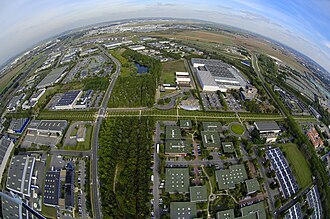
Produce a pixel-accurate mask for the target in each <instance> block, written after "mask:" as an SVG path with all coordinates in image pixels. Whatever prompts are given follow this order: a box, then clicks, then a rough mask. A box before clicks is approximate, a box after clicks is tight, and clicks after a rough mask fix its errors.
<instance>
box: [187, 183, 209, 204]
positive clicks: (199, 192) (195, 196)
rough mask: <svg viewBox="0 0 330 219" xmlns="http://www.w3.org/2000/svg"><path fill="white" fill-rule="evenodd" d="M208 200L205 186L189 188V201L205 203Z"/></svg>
mask: <svg viewBox="0 0 330 219" xmlns="http://www.w3.org/2000/svg"><path fill="white" fill-rule="evenodd" d="M207 200H208V195H207V188H206V186H191V187H190V201H191V202H206V201H207Z"/></svg>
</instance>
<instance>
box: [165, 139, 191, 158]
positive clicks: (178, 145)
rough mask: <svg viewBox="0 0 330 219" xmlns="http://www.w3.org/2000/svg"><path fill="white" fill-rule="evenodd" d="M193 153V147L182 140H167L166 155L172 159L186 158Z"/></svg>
mask: <svg viewBox="0 0 330 219" xmlns="http://www.w3.org/2000/svg"><path fill="white" fill-rule="evenodd" d="M190 152H191V147H190V146H189V145H188V144H187V143H186V142H185V141H182V140H166V142H165V154H166V155H168V156H170V157H176V156H186V155H187V154H188V153H190Z"/></svg>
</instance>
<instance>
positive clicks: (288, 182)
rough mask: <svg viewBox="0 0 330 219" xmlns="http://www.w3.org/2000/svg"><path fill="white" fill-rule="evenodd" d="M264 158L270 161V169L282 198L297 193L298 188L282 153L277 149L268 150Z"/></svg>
mask: <svg viewBox="0 0 330 219" xmlns="http://www.w3.org/2000/svg"><path fill="white" fill-rule="evenodd" d="M266 157H267V158H268V159H269V160H270V163H271V167H272V169H273V170H274V171H275V173H276V178H277V180H278V182H279V184H280V190H281V191H282V193H283V197H284V198H286V199H287V198H290V197H291V196H293V195H294V194H295V193H296V192H298V190H299V186H298V184H297V182H296V180H295V178H294V176H293V174H292V171H291V169H290V166H289V164H288V162H287V161H286V159H285V157H284V155H283V153H282V151H281V150H280V149H279V148H272V149H269V150H267V151H266Z"/></svg>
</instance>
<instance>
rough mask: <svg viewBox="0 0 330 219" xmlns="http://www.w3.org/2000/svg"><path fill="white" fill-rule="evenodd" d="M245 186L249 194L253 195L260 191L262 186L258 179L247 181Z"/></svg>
mask: <svg viewBox="0 0 330 219" xmlns="http://www.w3.org/2000/svg"><path fill="white" fill-rule="evenodd" d="M245 185H246V189H247V192H248V193H253V192H256V191H259V190H260V185H259V182H258V179H257V178H253V179H248V180H245Z"/></svg>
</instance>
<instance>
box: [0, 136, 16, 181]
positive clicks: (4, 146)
mask: <svg viewBox="0 0 330 219" xmlns="http://www.w3.org/2000/svg"><path fill="white" fill-rule="evenodd" d="M14 146H15V144H14V142H13V141H12V140H10V139H6V138H5V137H2V138H0V182H1V180H2V174H3V172H4V171H5V168H6V164H7V162H8V159H9V157H10V154H11V152H12V150H13V149H14Z"/></svg>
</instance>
